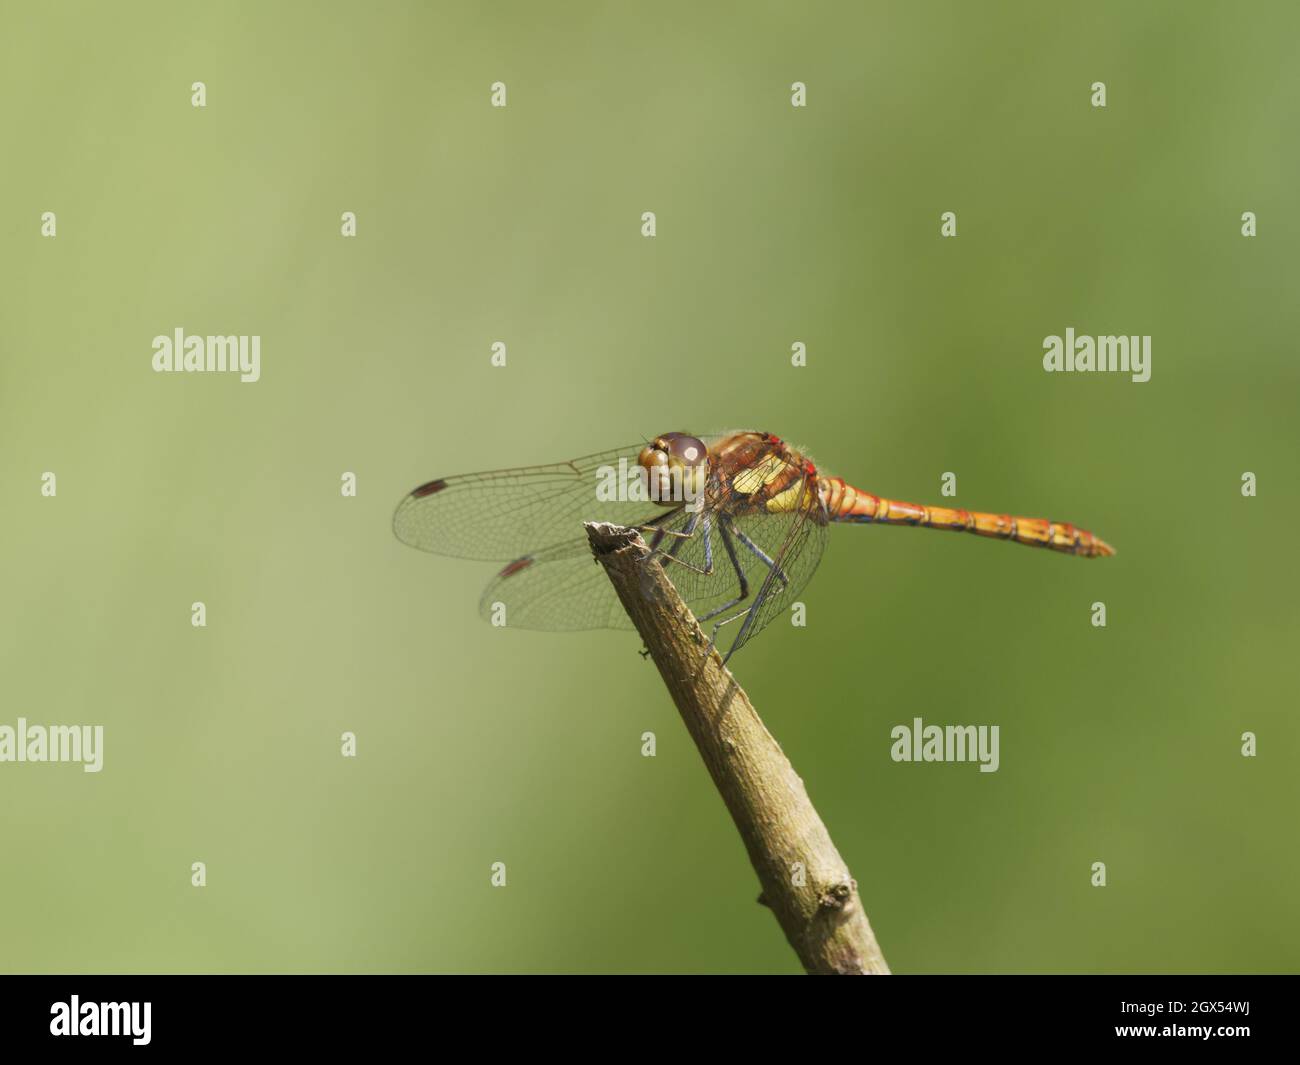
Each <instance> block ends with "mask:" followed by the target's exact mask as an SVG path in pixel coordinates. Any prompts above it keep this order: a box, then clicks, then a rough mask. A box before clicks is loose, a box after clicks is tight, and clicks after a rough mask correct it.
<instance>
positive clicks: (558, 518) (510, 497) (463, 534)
mask: <svg viewBox="0 0 1300 1065" xmlns="http://www.w3.org/2000/svg"><path fill="white" fill-rule="evenodd" d="M644 446H645V445H644V444H632V445H629V446H628V447H623V448H614V449H612V450H610V451H601V452H598V453H596V454H594V455H586V456H584V457H582V458H579V459H573V460H572V461H571V462H558V463H551V464H549V465H545V466H528V467H521V468H519V469H510V470H489V471H487V472H485V473H467V474H461V475H459V476H456V477H444V478H441V479H439V480H436V481H429V482H428V483H427V484H423V485H421V486H420V487H419V488H416V489H415V490H414V491H412V492H410V493H409V494H408V495H407V496H406V498H404V499H403V500H402V501H401V502H400V503H399V504H398V505H397V510H396V512H395V513H394V514H393V532H394V534H396V536H397V538H398V539H399V540H401V541H402V543H404V544H410V545H411V546H412V547H418V548H419V549H420V550H422V551H432V552H433V553H434V554H439V555H451V556H453V557H456V558H473V559H482V560H485V561H490V562H504V561H507V560H509V559H517V558H520V557H521V556H523V555H525V554H527V553H528V552H529V551H534V550H537V549H545V548H548V547H550V546H551V545H559V544H566V543H567V544H569V546H570V548H574V545H577V547H576V549H575V550H576V553H577V554H583V553H587V554H590V551H589V549H588V548H587V546H586V541H585V539H582V538H581V533H582V523H583V522H584V521H612V522H618V523H620V524H623V525H630V524H635V523H638V522H641V521H644V520H646V519H648V518H650V517H653V516H655V515H654V512H655V511H656V510H660V509H661V508H657V507H656V506H655V505H654V504H653V503H646V502H645V501H644V500H642V501H639V502H638V501H637V500H635V499H626V498H611V499H606V498H602V497H601V496H602V494H604V495H609V494H610V489H611V487H613V488H615V489H617V481H611V480H610V478H611V477H612V478H617V477H618V476H619V474H620V473H621V471H622V470H630V471H635V470H636V469H637V465H636V458H637V455H638V453H639V452H640V450H641V448H642V447H644ZM620 460H623V462H624V465H623V466H621V467H620ZM619 494H622V495H626V493H617V492H615V495H619Z"/></svg>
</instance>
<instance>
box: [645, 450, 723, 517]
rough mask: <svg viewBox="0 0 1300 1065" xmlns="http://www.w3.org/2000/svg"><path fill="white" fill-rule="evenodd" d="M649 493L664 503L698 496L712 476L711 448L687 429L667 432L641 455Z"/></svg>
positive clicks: (684, 501) (691, 500)
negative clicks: (678, 431)
mask: <svg viewBox="0 0 1300 1065" xmlns="http://www.w3.org/2000/svg"><path fill="white" fill-rule="evenodd" d="M636 461H637V465H638V466H640V467H641V471H642V473H641V476H642V479H643V480H644V482H645V488H646V493H647V495H648V496H649V497H650V499H652V500H654V501H655V502H656V503H659V504H661V505H662V506H679V505H680V504H682V503H690V502H693V501H694V500H696V499H698V498H699V497H700V496H701V495H702V494H703V492H704V487H705V484H706V482H707V480H708V470H709V449H708V448H707V447H706V446H705V445H704V442H703V441H701V440H699V439H697V438H696V437H693V436H689V435H687V434H686V433H664V434H663V435H662V436H657V437H655V439H654V442H653V443H651V444H649V445H647V446H646V447H644V448H642V449H641V453H640V454H639V455H638V456H637V460H636Z"/></svg>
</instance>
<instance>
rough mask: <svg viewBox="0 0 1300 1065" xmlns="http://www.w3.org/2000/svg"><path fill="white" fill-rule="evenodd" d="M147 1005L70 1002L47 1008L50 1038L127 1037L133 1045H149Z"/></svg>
mask: <svg viewBox="0 0 1300 1065" xmlns="http://www.w3.org/2000/svg"><path fill="white" fill-rule="evenodd" d="M152 1012H153V1004H152V1003H150V1002H82V1001H81V999H80V998H79V997H78V996H76V995H73V996H72V999H71V1001H69V1002H56V1003H54V1005H52V1006H51V1007H50V1035H129V1036H131V1042H132V1043H134V1044H135V1045H136V1046H139V1047H142V1046H148V1045H149V1039H150V1035H149V1027H150V1021H151V1016H150V1015H151V1014H152Z"/></svg>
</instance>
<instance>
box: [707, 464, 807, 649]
mask: <svg viewBox="0 0 1300 1065" xmlns="http://www.w3.org/2000/svg"><path fill="white" fill-rule="evenodd" d="M805 487H806V491H807V492H809V493H814V494H815V493H816V487H815V485H814V484H813V482H812V481H811V479H810V480H809V481H808V482H807V483H806V486H805ZM736 526H737V528H738V530H739V531H740V532H743V533H745V535H746V536H748V537H749V539H750V540H752V541H753V542H754V543H755V544H757V545H758V547H759V548H760V549H761V550H762V551H763V553H764V554H765V555H766V556H767V557H768V559H770V560H771V561H772V562H773V563H774V564H775V565H768V564H767V563H766V562H763V563H762V564H761V568H756V569H755V571H754V573H753V576H754V577H755V578H761V583H760V584H759V586H758V590H757V592H756V593H755V594H754V595H753V600H752V602H751V603H750V604H748V606H749V609H748V611H747V612H746V613H745V614H744V615H741V616H736V614H735V612H734V611H732V612H726V613H723V614H721V615H719V617H718V618H717V619H716V621H714V624H718V623H721V627H720V628H719V630H718V632H717V634H716V637H715V639H716V641H717V643H718V646H719V647H725V648H727V651H726V654H727V657H730V656H731V655H733V654H735V653H736V652H737V651H739V650H740V648H742V647H743V646H744V645H745V644H746V643H748V642H749V641H750V640H752V639H753V638H754V637H755V636H756V635H758V633H760V632H762V631H763V629H765V628H766V627H767V626H768V625H769V624H771V623H772V621H774V620H775V619H776V618H778V617H780V616H782V615H783V614H785V612H786V611H787V610H788V609H789V608H790V604H791V603H793V602H794V601H795V600H796V599H797V598H798V597H799V594H800V593H801V592H802V591H803V590H804V588H806V587H807V585H808V582H809V581H810V580H812V575H813V574H814V573H815V572H816V571H817V566H818V564H819V563H820V562H821V560H822V554H823V553H824V552H825V550H826V536H827V528H828V525H827V523H826V521H825V517H824V514H823V513H822V511H821V508H820V503H818V502H816V501H812V502H811V503H810V505H809V506H808V508H807V509H802V508H801V509H800V510H799V511H797V512H796V513H792V514H788V515H779V516H776V517H768V516H765V515H761V514H758V515H754V516H752V517H750V518H748V519H747V518H740V519H739V520H738V521H737V522H736ZM750 553H751V554H753V552H750ZM745 605H746V604H740V605H739V608H743V607H744V606H745ZM739 608H738V609H739ZM705 631H711V628H710V627H709V626H706V627H705ZM732 633H734V634H735V635H734V636H733V635H732Z"/></svg>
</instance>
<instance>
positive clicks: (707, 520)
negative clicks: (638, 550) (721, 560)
mask: <svg viewBox="0 0 1300 1065" xmlns="http://www.w3.org/2000/svg"><path fill="white" fill-rule="evenodd" d="M696 525H699V526H700V532H701V535H702V537H703V539H704V565H703V566H696V565H694V564H692V563H690V562H685V561H683V560H682V559H680V558H678V557H677V552H678V551H680V550H681V549H682V548H683V547H684V546H685V545H686V542H687V541H688V540H691V539H693V538H694V536H695V527H696ZM712 530H713V519H712V518H711V517H710V516H709V515H708V514H707V513H701V512H699V511H696V512H695V513H694V514H692V515H691V520H690V521H689V522H687V524H686V529H685V531H684V532H680V533H672V534H671V535H674V536H677V537H679V539H677V540H675V541H674V542H673V546H672V547H670V548H669V549H668V550H667V551H661V550H659V549H657V548H656V549H654V550H652V551H651V552H650V554H649V555H647V556H646V559H645V561H647V562H648V561H649V560H650V559H651V558H654V557H655V556H656V555H662V556H663V561H661V562H660V563H659V564H660V565H661V566H662V567H663V568H664V570H665V571H666V570H667V569H668V563H670V562H676V563H677V565H679V566H682V567H683V568H685V569H688V570H690V571H691V572H692V573H698V574H700V575H701V576H703V577H711V576H713V538H712V536H711V535H710V534H711V532H712ZM664 531H665V532H668V530H666V529H665V530H664Z"/></svg>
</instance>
